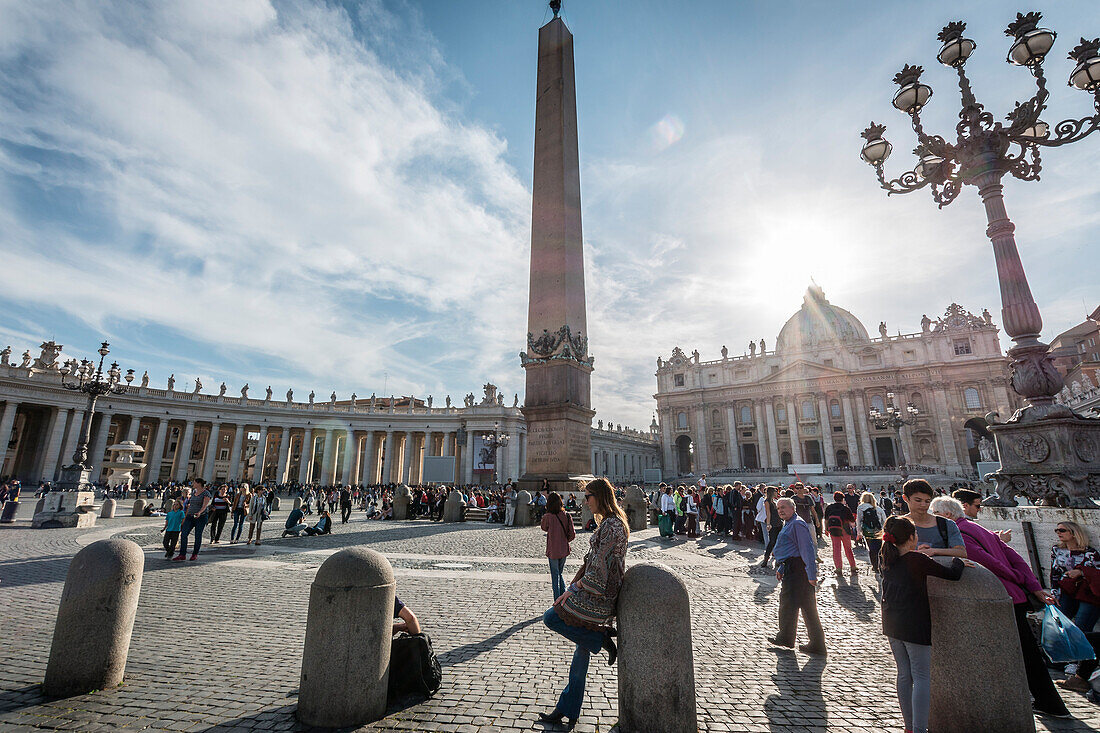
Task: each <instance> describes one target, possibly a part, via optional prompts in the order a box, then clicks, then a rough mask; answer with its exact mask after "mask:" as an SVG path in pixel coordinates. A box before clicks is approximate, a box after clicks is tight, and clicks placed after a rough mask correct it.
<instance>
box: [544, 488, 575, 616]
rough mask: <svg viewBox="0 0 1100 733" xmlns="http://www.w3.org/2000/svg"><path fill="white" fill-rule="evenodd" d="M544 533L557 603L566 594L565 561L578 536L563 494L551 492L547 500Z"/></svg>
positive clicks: (551, 580) (551, 583)
mask: <svg viewBox="0 0 1100 733" xmlns="http://www.w3.org/2000/svg"><path fill="white" fill-rule="evenodd" d="M542 531H543V532H545V533H546V557H547V559H548V560H549V561H550V585H551V586H552V587H553V590H554V597H553V599H554V600H555V601H556V600H557V599H558V598H559V597H560V596H561V595H562V594H563V593H565V579H564V578H563V577H562V572H563V571H564V570H565V559H566V558H567V557H569V543H570V542H572V541H573V540H574V539H575V538H576V536H577V531H576V530H575V529H574V528H573V517H572V515H570V514H569V512H566V511H564V510H563V509H562V503H561V494H559V493H558V492H556V491H551V492H550V497H549V498H548V499H547V500H546V513H545V514H543V515H542Z"/></svg>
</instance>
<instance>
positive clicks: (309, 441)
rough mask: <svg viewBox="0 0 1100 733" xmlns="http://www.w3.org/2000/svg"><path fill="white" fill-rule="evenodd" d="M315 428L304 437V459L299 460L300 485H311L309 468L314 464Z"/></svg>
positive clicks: (306, 432) (309, 430) (309, 429)
mask: <svg viewBox="0 0 1100 733" xmlns="http://www.w3.org/2000/svg"><path fill="white" fill-rule="evenodd" d="M313 447H314V443H313V428H306V431H305V433H304V434H303V435H302V457H301V458H299V459H298V483H300V484H308V483H309V466H310V464H311V463H313Z"/></svg>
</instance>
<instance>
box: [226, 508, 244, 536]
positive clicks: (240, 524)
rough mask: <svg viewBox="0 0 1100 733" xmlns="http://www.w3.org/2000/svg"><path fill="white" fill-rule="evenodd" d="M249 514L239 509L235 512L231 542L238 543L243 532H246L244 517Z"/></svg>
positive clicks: (230, 532) (230, 531)
mask: <svg viewBox="0 0 1100 733" xmlns="http://www.w3.org/2000/svg"><path fill="white" fill-rule="evenodd" d="M247 513H248V512H246V511H244V510H243V509H237V510H235V511H234V512H233V526H232V527H230V528H229V539H230V541H232V542H236V541H237V540H239V539H240V538H241V531H243V530H244V517H245V515H246V514H247Z"/></svg>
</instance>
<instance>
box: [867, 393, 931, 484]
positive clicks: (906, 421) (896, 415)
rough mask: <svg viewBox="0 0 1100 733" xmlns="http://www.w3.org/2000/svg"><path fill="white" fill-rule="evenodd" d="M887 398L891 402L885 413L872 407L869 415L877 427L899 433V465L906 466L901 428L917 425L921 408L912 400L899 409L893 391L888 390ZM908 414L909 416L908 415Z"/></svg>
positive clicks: (868, 412)
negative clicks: (895, 403)
mask: <svg viewBox="0 0 1100 733" xmlns="http://www.w3.org/2000/svg"><path fill="white" fill-rule="evenodd" d="M886 399H887V400H889V402H890V404H889V405H888V406H887V407H886V412H885V413H883V412H881V411H879V409H878V408H877V407H872V408H871V409H870V410H868V411H867V416H868V417H869V418H870V419H871V424H872V425H874V426H875V427H876V428H880V429H889V430H893V431H894V432H895V433H896V434H897V444H898V465H899V466H904V465H905V450H904V449H903V448H902V445H901V428H902V426H904V425H916V424H917V415H919V414H920V410H918V409H917V407H916V405H914V404H913V403H912V402H907V403H906V404H905V409H904V410H900V409H898V408H897V407H896V406H895V405H894V393H893V392H887V393H886ZM907 415H908V417H906V416H907Z"/></svg>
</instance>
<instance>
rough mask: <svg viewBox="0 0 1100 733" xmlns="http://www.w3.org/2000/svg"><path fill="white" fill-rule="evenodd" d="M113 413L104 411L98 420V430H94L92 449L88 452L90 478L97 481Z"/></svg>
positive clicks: (101, 467)
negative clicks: (90, 467) (90, 468)
mask: <svg viewBox="0 0 1100 733" xmlns="http://www.w3.org/2000/svg"><path fill="white" fill-rule="evenodd" d="M113 418H114V414H113V413H110V412H104V413H103V417H102V418H101V419H100V421H99V430H98V431H96V436H95V440H94V441H92V450H91V452H90V453H89V454H88V463H90V464H91V466H92V473H91V480H92V481H98V480H99V477H100V474H102V473H103V453H104V452H105V451H106V450H107V433H108V432H110V430H111V420H112V419H113Z"/></svg>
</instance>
